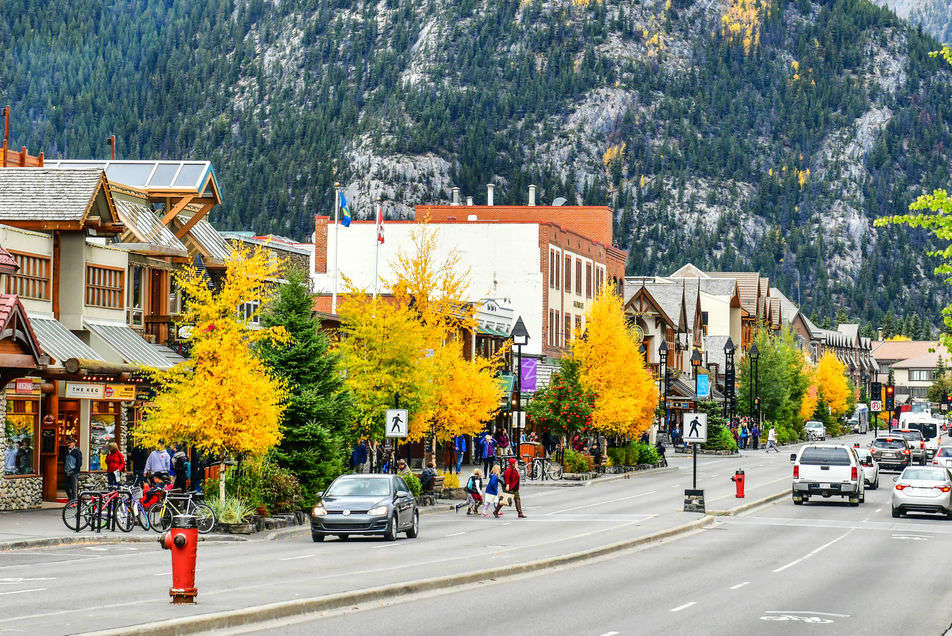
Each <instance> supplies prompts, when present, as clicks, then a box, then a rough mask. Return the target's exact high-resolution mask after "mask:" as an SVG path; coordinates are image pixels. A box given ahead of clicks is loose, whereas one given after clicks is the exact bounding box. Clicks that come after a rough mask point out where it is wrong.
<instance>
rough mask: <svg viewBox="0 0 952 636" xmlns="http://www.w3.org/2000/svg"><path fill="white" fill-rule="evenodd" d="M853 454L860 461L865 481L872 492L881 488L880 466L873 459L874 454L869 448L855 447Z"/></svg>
mask: <svg viewBox="0 0 952 636" xmlns="http://www.w3.org/2000/svg"><path fill="white" fill-rule="evenodd" d="M853 452H855V453H856V457H857V458H858V459H859V464H860V466H862V467H863V481H864V482H866V486H867V487H868V488H869V489H870V490H876V489H877V488H879V464H877V463H876V460H875V459H874V458H873V454H872V453H871V452H870V451H869V449H868V448H860V447H858V446H854V447H853Z"/></svg>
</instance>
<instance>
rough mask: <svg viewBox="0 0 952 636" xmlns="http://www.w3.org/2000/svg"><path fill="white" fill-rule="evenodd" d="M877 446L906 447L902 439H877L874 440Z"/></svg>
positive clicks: (874, 444)
mask: <svg viewBox="0 0 952 636" xmlns="http://www.w3.org/2000/svg"><path fill="white" fill-rule="evenodd" d="M873 446H875V447H876V448H905V447H906V445H905V444H904V443H903V441H902V440H901V439H877V440H874V441H873Z"/></svg>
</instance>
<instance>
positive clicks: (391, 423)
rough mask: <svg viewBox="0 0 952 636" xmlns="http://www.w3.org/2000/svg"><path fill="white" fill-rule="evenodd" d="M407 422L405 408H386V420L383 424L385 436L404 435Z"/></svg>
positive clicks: (408, 419)
mask: <svg viewBox="0 0 952 636" xmlns="http://www.w3.org/2000/svg"><path fill="white" fill-rule="evenodd" d="M409 422H410V418H409V417H408V413H407V411H406V409H387V420H386V422H385V424H384V430H385V431H386V432H387V437H406V436H407V429H408V428H409Z"/></svg>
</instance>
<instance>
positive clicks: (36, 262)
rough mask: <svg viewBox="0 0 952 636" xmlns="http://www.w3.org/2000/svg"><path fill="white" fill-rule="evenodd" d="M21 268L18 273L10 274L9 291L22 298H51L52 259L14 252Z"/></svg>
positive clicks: (14, 256)
mask: <svg viewBox="0 0 952 636" xmlns="http://www.w3.org/2000/svg"><path fill="white" fill-rule="evenodd" d="M10 254H12V255H13V258H15V259H16V261H17V265H19V266H20V269H19V270H17V273H16V274H10V276H9V278H8V279H7V281H8V282H7V293H8V294H16V295H17V296H19V297H20V298H30V299H33V300H50V298H51V295H50V290H51V286H50V279H51V276H50V271H51V267H50V259H49V258H48V257H46V256H39V255H37V254H25V253H21V252H13V251H11V252H10Z"/></svg>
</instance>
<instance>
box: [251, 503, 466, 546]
mask: <svg viewBox="0 0 952 636" xmlns="http://www.w3.org/2000/svg"><path fill="white" fill-rule="evenodd" d="M455 507H456V504H437V505H435V506H424V507H423V508H418V510H419V511H420V516H421V517H425V516H427V515H432V514H439V513H443V512H452V510H453V508H455ZM310 532H311V522H310V521H307V522H306V523H304V524H303V525H300V526H292V527H290V528H281V529H279V530H273V531H271V532H269V533H268V534H266V535H265V537H264V539H263V540H264V541H277V540H278V539H283V538H285V537H293V536H294V535H296V534H298V533H310ZM249 540H250V541H255V539H249ZM259 540H260V539H259Z"/></svg>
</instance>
